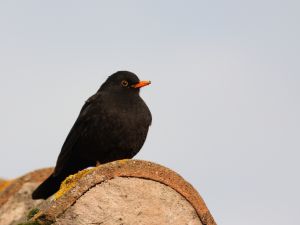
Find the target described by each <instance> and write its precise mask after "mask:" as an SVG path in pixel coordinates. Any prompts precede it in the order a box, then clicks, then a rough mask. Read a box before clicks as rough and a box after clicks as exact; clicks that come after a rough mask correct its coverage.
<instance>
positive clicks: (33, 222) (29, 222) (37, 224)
mask: <svg viewBox="0 0 300 225" xmlns="http://www.w3.org/2000/svg"><path fill="white" fill-rule="evenodd" d="M18 225H41V224H40V223H39V222H37V221H28V222H25V223H19V224H18Z"/></svg>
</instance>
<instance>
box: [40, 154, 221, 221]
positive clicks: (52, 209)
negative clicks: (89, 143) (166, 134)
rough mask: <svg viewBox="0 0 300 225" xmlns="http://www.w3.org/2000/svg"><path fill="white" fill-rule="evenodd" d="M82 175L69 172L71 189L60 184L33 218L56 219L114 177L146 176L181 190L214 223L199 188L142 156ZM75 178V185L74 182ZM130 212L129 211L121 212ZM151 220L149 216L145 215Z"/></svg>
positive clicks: (205, 218)
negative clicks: (56, 193) (55, 196)
mask: <svg viewBox="0 0 300 225" xmlns="http://www.w3.org/2000/svg"><path fill="white" fill-rule="evenodd" d="M81 174H84V175H83V176H79V179H78V180H76V175H75V176H72V179H71V181H70V186H71V187H72V188H71V189H68V188H65V187H64V188H63V189H65V190H66V192H65V193H63V192H62V193H60V195H59V196H61V197H60V198H58V199H57V200H56V201H54V202H52V203H51V204H50V205H49V206H48V207H46V208H44V209H43V210H41V212H40V213H39V214H37V215H36V216H35V218H34V220H35V221H39V222H40V223H41V224H47V223H49V222H56V219H57V218H60V217H61V216H62V215H63V214H64V213H65V212H66V211H67V210H68V209H69V208H70V207H72V206H73V205H74V204H75V203H76V202H78V201H79V200H80V199H81V198H82V197H83V196H84V195H85V194H86V193H88V192H89V191H90V190H92V188H93V187H95V186H96V185H99V184H101V183H103V182H107V181H109V180H112V179H115V178H116V177H134V178H140V179H143V180H144V179H147V180H151V181H153V182H157V183H161V184H163V185H165V186H168V187H170V188H172V189H173V190H175V191H176V192H177V193H178V194H180V195H181V196H182V197H183V198H184V199H185V200H186V201H187V202H189V204H190V205H191V206H192V207H193V208H194V209H195V211H196V213H197V215H198V217H199V218H200V221H201V222H202V224H204V225H215V224H216V223H215V222H214V219H213V217H212V216H211V214H210V212H209V210H208V208H207V207H206V205H205V203H204V201H203V199H202V198H201V196H200V195H199V194H198V192H197V191H196V190H195V189H194V188H193V186H192V185H190V184H189V183H188V182H186V181H185V180H184V179H183V178H182V177H181V176H180V175H178V174H177V173H175V172H174V171H171V170H170V169H168V168H166V167H163V166H161V165H158V164H155V163H151V162H147V161H142V160H121V161H115V162H111V163H107V164H104V165H100V166H98V167H96V168H94V169H91V170H90V171H89V172H83V173H82V172H81ZM74 182H76V185H74ZM124 213H130V212H124ZM148 219H149V220H151V218H148ZM120 224H121V223H120Z"/></svg>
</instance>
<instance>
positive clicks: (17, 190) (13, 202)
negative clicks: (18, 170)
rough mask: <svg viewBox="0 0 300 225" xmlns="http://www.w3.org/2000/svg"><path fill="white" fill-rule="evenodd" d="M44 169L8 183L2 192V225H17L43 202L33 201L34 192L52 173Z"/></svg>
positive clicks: (0, 196)
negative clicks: (32, 194)
mask: <svg viewBox="0 0 300 225" xmlns="http://www.w3.org/2000/svg"><path fill="white" fill-rule="evenodd" d="M51 171H52V169H43V170H38V171H34V172H32V173H29V174H27V175H25V176H23V177H20V178H18V179H15V180H12V181H7V183H6V184H5V187H4V186H3V188H1V190H0V225H16V224H18V223H20V222H21V221H24V220H25V219H26V216H27V214H28V212H29V211H30V209H32V208H34V207H36V206H38V205H40V204H41V203H42V202H43V201H33V200H32V199H31V193H32V191H33V190H34V189H35V188H36V187H37V186H38V185H39V184H40V183H41V182H42V181H43V180H44V179H46V177H47V176H48V175H49V174H50V173H51Z"/></svg>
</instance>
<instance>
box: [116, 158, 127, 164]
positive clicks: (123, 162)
mask: <svg viewBox="0 0 300 225" xmlns="http://www.w3.org/2000/svg"><path fill="white" fill-rule="evenodd" d="M128 160H129V159H121V160H118V161H116V162H117V163H119V164H125V163H127V161H128Z"/></svg>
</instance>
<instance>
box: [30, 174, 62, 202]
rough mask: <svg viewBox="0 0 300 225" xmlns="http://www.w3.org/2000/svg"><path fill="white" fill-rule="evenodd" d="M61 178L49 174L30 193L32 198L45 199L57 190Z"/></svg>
mask: <svg viewBox="0 0 300 225" xmlns="http://www.w3.org/2000/svg"><path fill="white" fill-rule="evenodd" d="M61 181H62V180H61V179H59V177H53V175H50V176H49V177H48V178H47V179H46V180H45V181H44V182H43V183H42V184H41V185H40V186H38V187H37V189H35V191H34V192H33V193H32V199H47V198H48V197H50V196H51V195H53V194H54V193H55V192H57V191H58V190H59V187H60V183H61Z"/></svg>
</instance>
